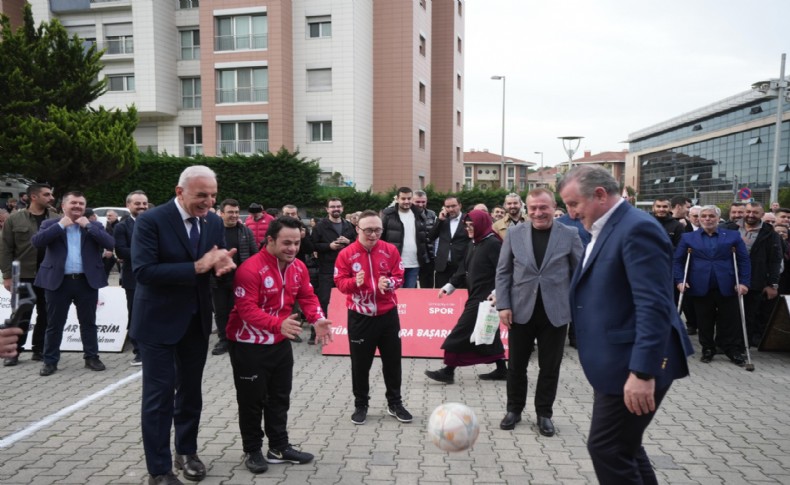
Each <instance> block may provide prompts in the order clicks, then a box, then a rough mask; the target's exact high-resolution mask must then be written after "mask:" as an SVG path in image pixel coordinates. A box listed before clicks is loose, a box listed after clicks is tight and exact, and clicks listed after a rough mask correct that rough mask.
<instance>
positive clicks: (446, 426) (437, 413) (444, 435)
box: [428, 402, 480, 451]
mask: <svg viewBox="0 0 790 485" xmlns="http://www.w3.org/2000/svg"><path fill="white" fill-rule="evenodd" d="M479 434H480V425H478V424H477V416H475V412H474V411H472V408H470V407H469V406H467V405H465V404H461V403H457V402H448V403H445V404H442V405H441V406H439V407H437V408H436V409H434V410H433V413H431V418H430V419H429V420H428V437H430V439H431V441H433V444H434V445H436V446H437V447H438V448H439V449H440V450H444V451H463V450H466V449H469V448H471V447H472V445H474V444H475V441H476V440H477V435H479Z"/></svg>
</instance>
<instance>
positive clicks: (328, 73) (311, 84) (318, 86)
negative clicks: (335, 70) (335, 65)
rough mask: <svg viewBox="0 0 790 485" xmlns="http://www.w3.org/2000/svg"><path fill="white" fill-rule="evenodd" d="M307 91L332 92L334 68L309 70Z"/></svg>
mask: <svg viewBox="0 0 790 485" xmlns="http://www.w3.org/2000/svg"><path fill="white" fill-rule="evenodd" d="M307 90H308V91H331V90H332V68H331V67H329V68H322V69H308V70H307Z"/></svg>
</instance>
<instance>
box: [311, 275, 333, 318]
mask: <svg viewBox="0 0 790 485" xmlns="http://www.w3.org/2000/svg"><path fill="white" fill-rule="evenodd" d="M334 287H335V277H334V275H332V274H331V273H329V274H327V273H319V274H318V289H317V290H316V292H315V296H317V297H318V302H319V303H320V304H321V309H322V310H323V311H324V315H327V314H328V311H329V298H330V297H331V296H332V288H334Z"/></svg>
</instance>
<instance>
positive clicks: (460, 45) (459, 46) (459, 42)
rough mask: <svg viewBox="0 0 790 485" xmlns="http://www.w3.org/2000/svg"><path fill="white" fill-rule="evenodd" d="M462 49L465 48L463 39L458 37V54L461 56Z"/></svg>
mask: <svg viewBox="0 0 790 485" xmlns="http://www.w3.org/2000/svg"><path fill="white" fill-rule="evenodd" d="M462 47H463V41H461V38H460V37H458V53H459V54H460V53H461V52H463V49H462Z"/></svg>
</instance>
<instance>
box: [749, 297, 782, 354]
mask: <svg viewBox="0 0 790 485" xmlns="http://www.w3.org/2000/svg"><path fill="white" fill-rule="evenodd" d="M777 299H778V298H774V299H773V300H769V299H767V298H766V297H765V294H764V293H763V291H762V289H759V290H751V291H749V293H747V294H746V295H745V296H744V297H743V306H744V307H745V313H746V334H747V335H748V336H749V344H750V345H758V344H759V343H760V340H762V338H763V334H764V333H765V328H766V327H767V326H768V320H769V319H770V318H771V312H773V310H774V305H775V304H776V301H777ZM741 333H743V332H741Z"/></svg>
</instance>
